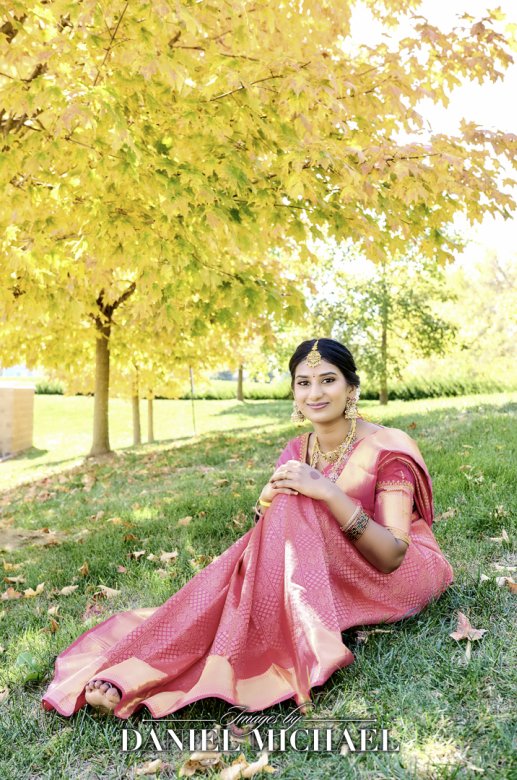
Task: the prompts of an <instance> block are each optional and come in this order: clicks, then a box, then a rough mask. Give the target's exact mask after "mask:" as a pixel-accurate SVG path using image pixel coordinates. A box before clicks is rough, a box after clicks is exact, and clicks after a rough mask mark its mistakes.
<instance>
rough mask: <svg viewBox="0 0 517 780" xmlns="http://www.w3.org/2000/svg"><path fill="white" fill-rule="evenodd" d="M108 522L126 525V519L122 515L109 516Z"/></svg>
mask: <svg viewBox="0 0 517 780" xmlns="http://www.w3.org/2000/svg"><path fill="white" fill-rule="evenodd" d="M108 523H113V525H124V521H123V520H122V518H121V517H108Z"/></svg>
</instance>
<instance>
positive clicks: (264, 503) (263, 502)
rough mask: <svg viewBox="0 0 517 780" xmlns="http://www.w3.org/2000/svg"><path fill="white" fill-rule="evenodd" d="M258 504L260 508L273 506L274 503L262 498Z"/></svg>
mask: <svg viewBox="0 0 517 780" xmlns="http://www.w3.org/2000/svg"><path fill="white" fill-rule="evenodd" d="M258 502H259V504H260V506H271V504H272V503H273V502H272V501H264V500H263V499H262V498H259V500H258Z"/></svg>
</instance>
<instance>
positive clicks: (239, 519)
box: [232, 509, 248, 528]
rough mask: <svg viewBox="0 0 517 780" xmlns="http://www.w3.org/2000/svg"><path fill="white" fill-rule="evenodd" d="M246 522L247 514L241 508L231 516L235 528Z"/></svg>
mask: <svg viewBox="0 0 517 780" xmlns="http://www.w3.org/2000/svg"><path fill="white" fill-rule="evenodd" d="M247 522H248V516H247V514H246V512H244V511H243V510H242V509H241V510H239V512H237V514H236V515H235V516H234V517H232V523H234V524H235V525H236V526H237V528H242V526H243V525H245V524H246V523H247Z"/></svg>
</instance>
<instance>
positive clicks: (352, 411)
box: [343, 388, 359, 420]
mask: <svg viewBox="0 0 517 780" xmlns="http://www.w3.org/2000/svg"><path fill="white" fill-rule="evenodd" d="M358 401H359V388H357V390H356V391H355V393H354V394H353V395H349V396H348V398H347V399H346V404H345V411H344V412H343V416H344V417H345V419H346V420H357V418H358V417H359V412H358V411H357V402H358Z"/></svg>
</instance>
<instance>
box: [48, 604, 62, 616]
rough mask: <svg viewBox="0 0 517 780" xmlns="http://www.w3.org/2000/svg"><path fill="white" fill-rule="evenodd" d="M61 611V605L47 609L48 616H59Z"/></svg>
mask: <svg viewBox="0 0 517 780" xmlns="http://www.w3.org/2000/svg"><path fill="white" fill-rule="evenodd" d="M58 611H59V604H56V606H55V607H49V608H48V609H47V615H57V613H58Z"/></svg>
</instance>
